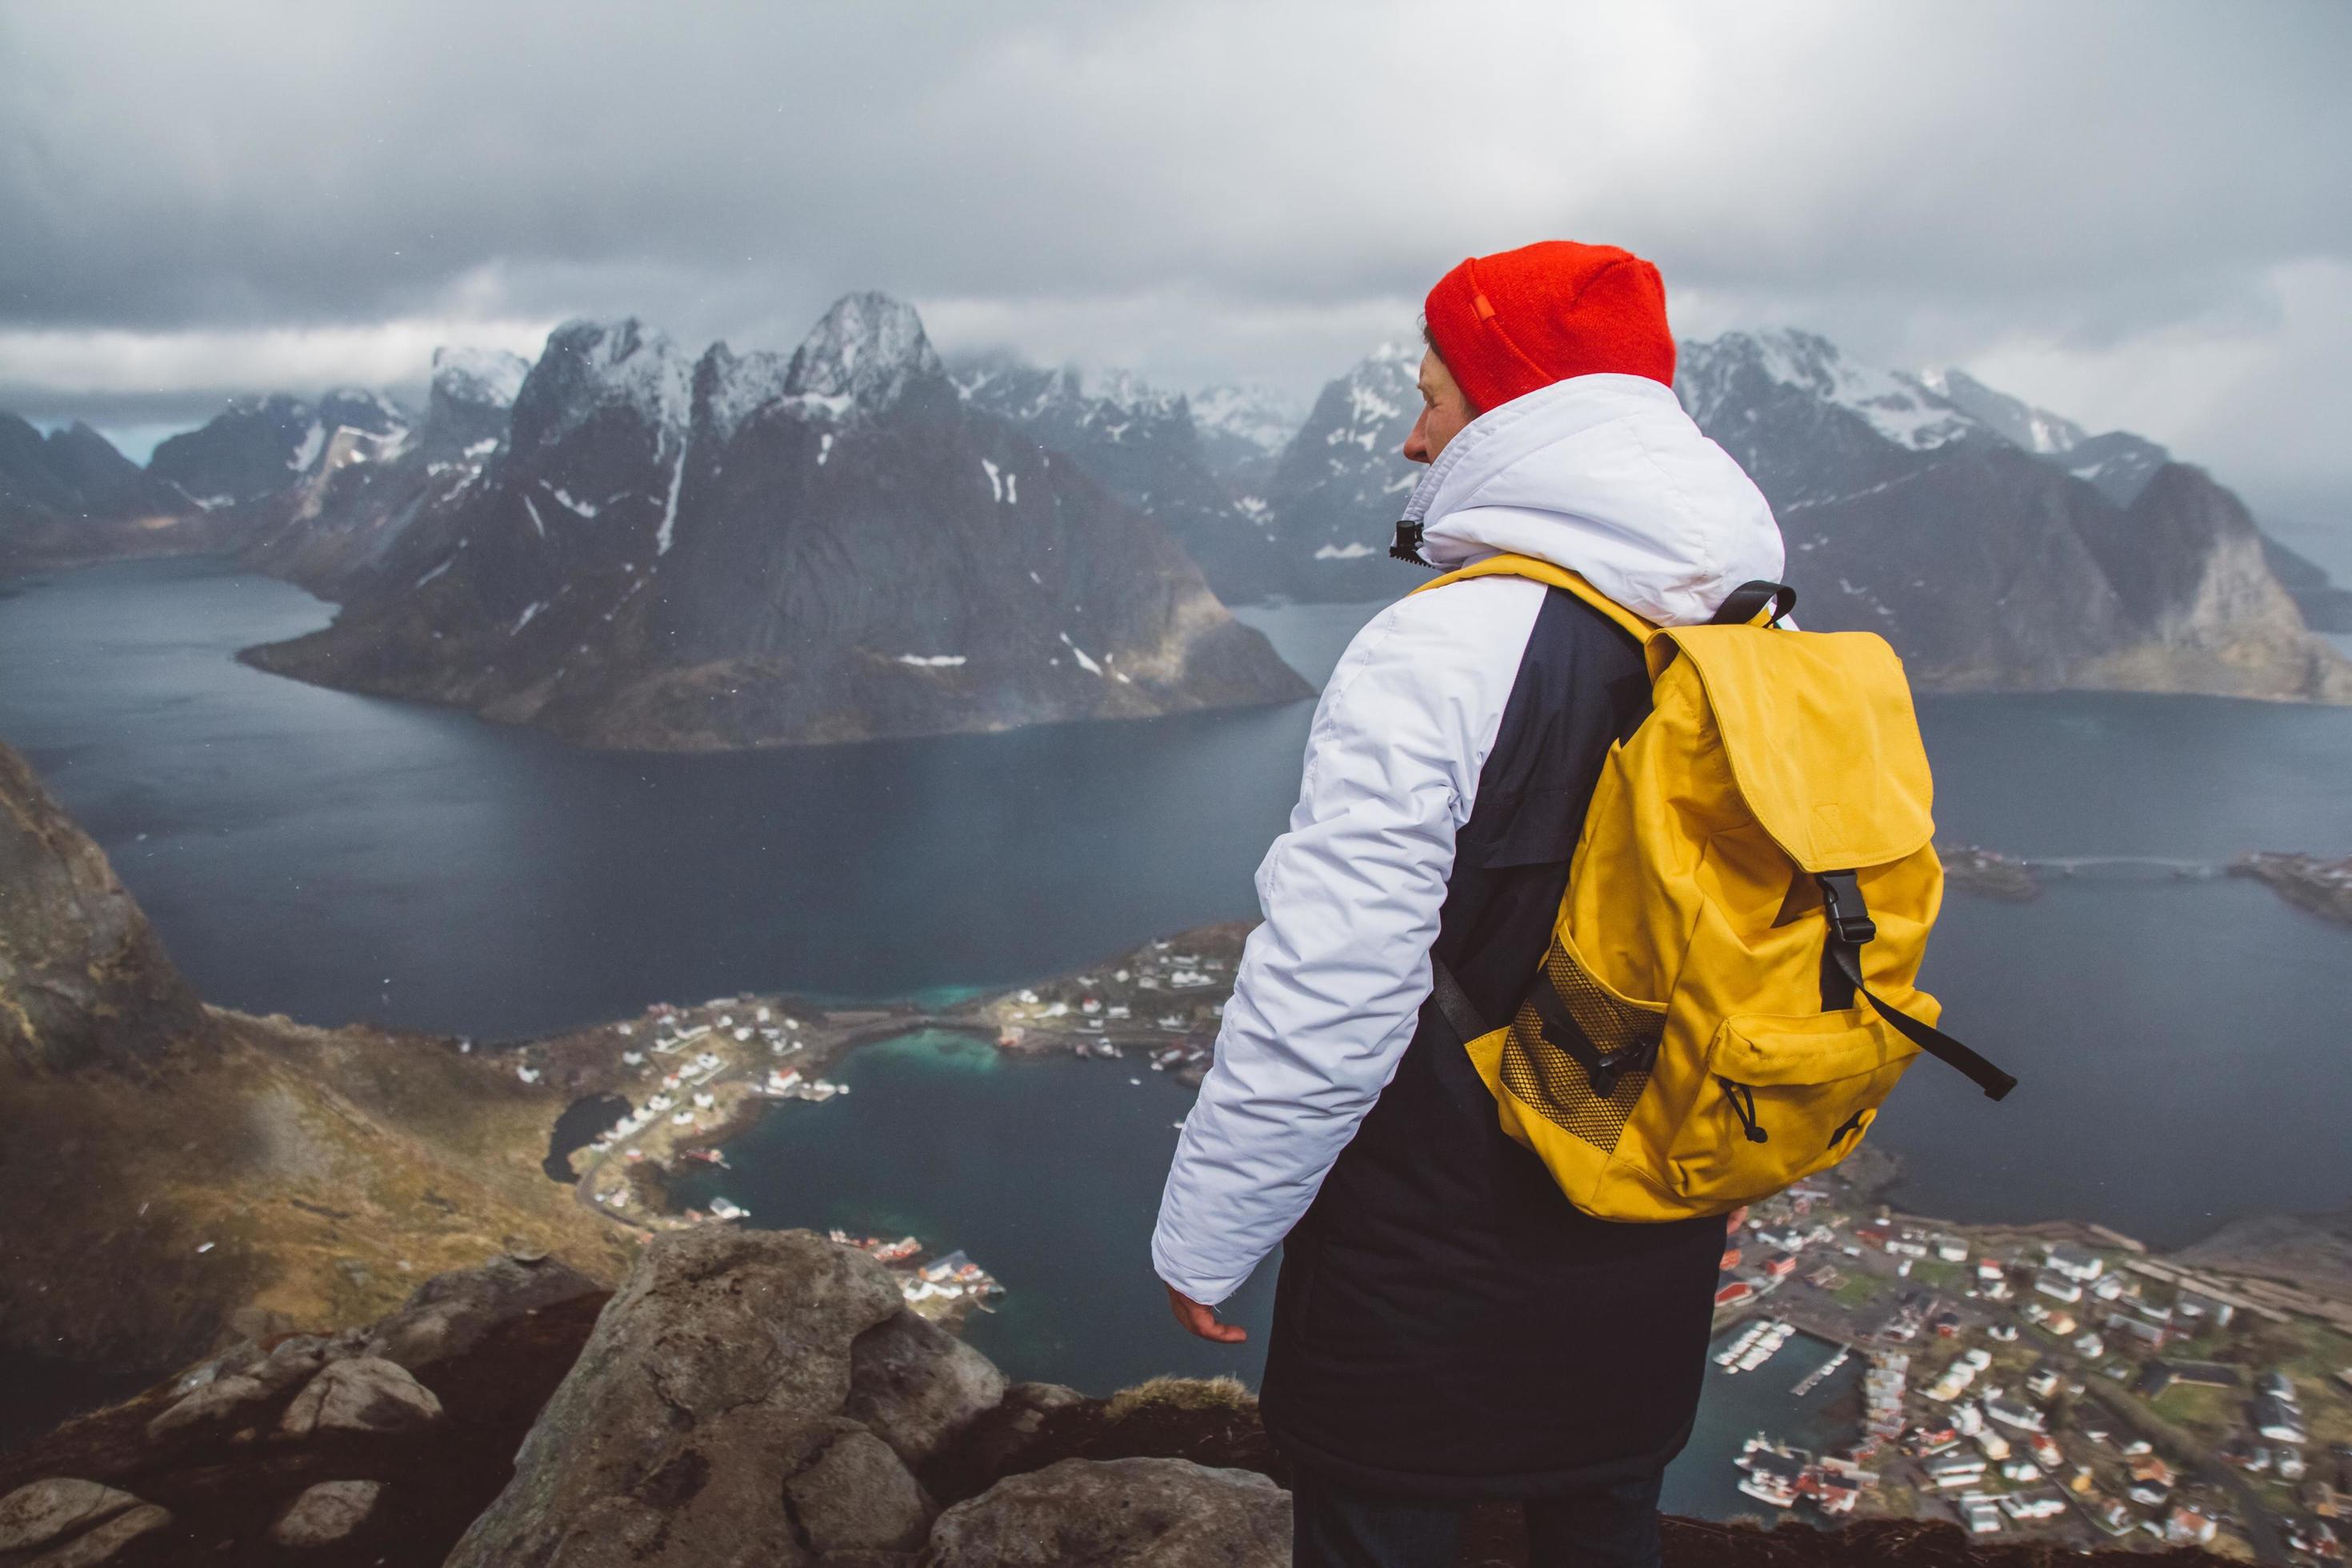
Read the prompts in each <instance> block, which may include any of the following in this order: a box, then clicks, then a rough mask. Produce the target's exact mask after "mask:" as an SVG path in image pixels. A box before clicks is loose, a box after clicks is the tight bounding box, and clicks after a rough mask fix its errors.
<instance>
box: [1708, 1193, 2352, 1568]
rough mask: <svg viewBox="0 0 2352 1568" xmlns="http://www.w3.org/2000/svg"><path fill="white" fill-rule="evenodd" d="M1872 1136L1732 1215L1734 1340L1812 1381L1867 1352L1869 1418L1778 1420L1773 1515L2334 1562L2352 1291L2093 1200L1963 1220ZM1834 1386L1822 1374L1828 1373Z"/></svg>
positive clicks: (1722, 1361) (1738, 1349)
mask: <svg viewBox="0 0 2352 1568" xmlns="http://www.w3.org/2000/svg"><path fill="white" fill-rule="evenodd" d="M1892 1174H1893V1172H1892V1166H1891V1162H1887V1161H1885V1160H1884V1159H1881V1158H1876V1157H1874V1158H1872V1159H1868V1160H1857V1162H1854V1163H1852V1165H1851V1168H1847V1167H1842V1168H1841V1169H1840V1170H1839V1171H1836V1172H1832V1173H1829V1174H1827V1175H1825V1176H1822V1177H1818V1178H1815V1179H1813V1180H1811V1181H1808V1182H1805V1183H1803V1184H1800V1185H1798V1186H1796V1187H1794V1188H1792V1189H1790V1191H1789V1192H1787V1193H1784V1194H1780V1195H1779V1196H1777V1197H1775V1198H1773V1199H1771V1200H1769V1201H1768V1202H1766V1203H1763V1204H1759V1205H1756V1207H1755V1208H1754V1209H1753V1210H1747V1211H1740V1212H1739V1213H1738V1214H1736V1215H1734V1216H1733V1224H1732V1226H1731V1229H1730V1232H1729V1235H1728V1237H1727V1242H1726V1248H1725V1252H1724V1258H1723V1272H1722V1274H1721V1276H1720V1277H1719V1279H1718V1282H1717V1327H1718V1330H1719V1333H1718V1337H1717V1352H1716V1362H1717V1366H1718V1367H1719V1368H1720V1369H1721V1370H1722V1371H1723V1372H1724V1373H1729V1374H1734V1375H1741V1376H1755V1377H1766V1378H1776V1379H1781V1380H1785V1381H1786V1382H1787V1384H1789V1387H1790V1399H1791V1401H1792V1410H1793V1406H1794V1405H1797V1404H1801V1402H1802V1401H1803V1400H1805V1399H1806V1398H1807V1397H1809V1396H1811V1395H1813V1394H1814V1393H1815V1391H1816V1390H1817V1389H1819V1388H1821V1387H1822V1384H1825V1383H1826V1382H1828V1381H1829V1380H1830V1379H1832V1377H1834V1376H1835V1375H1836V1374H1837V1373H1839V1372H1840V1371H1842V1370H1843V1368H1845V1367H1846V1366H1847V1365H1848V1364H1849V1363H1854V1362H1859V1363H1861V1366H1862V1368H1863V1370H1862V1373H1861V1376H1860V1379H1859V1387H1858V1388H1857V1389H1853V1390H1851V1391H1849V1392H1848V1393H1847V1394H1844V1395H1843V1397H1844V1398H1845V1399H1846V1400H1847V1401H1848V1403H1849V1404H1850V1405H1851V1408H1850V1409H1849V1410H1846V1411H1844V1412H1843V1413H1841V1412H1838V1411H1835V1410H1834V1409H1833V1410H1832V1411H1830V1412H1825V1414H1829V1415H1837V1414H1843V1415H1845V1416H1846V1418H1848V1419H1849V1420H1850V1421H1851V1432H1852V1437H1851V1440H1850V1441H1849V1442H1848V1443H1846V1444H1845V1445H1844V1446H1843V1447H1840V1448H1838V1449H1836V1450H1835V1451H1832V1452H1822V1453H1814V1452H1808V1451H1806V1450H1804V1449H1801V1448H1798V1447H1792V1446H1790V1445H1788V1444H1786V1443H1784V1442H1782V1441H1780V1440H1779V1439H1778V1438H1777V1437H1776V1436H1774V1435H1773V1434H1771V1433H1769V1432H1761V1433H1758V1434H1757V1435H1756V1436H1753V1437H1751V1438H1750V1439H1749V1440H1748V1443H1747V1445H1746V1451H1745V1452H1744V1453H1743V1454H1742V1455H1741V1456H1740V1457H1739V1458H1738V1465H1739V1467H1740V1468H1741V1469H1742V1471H1743V1472H1744V1474H1743V1475H1742V1477H1741V1478H1740V1480H1739V1482H1738V1486H1739V1489H1740V1491H1741V1492H1742V1493H1744V1494H1746V1495H1747V1496H1748V1497H1749V1498H1752V1499H1754V1500H1757V1501H1758V1502H1759V1504H1762V1505H1763V1507H1762V1508H1761V1509H1759V1512H1761V1513H1762V1514H1764V1516H1765V1517H1766V1518H1767V1520H1768V1521H1769V1520H1770V1519H1773V1518H1777V1517H1779V1515H1780V1513H1781V1512H1796V1513H1800V1514H1803V1515H1806V1516H1810V1517H1811V1518H1813V1519H1815V1520H1816V1521H1820V1520H1822V1519H1835V1518H1839V1517H1843V1516H1847V1515H1862V1516H1873V1515H1883V1516H1925V1517H1941V1518H1947V1519H1952V1520H1955V1521H1958V1523H1959V1524H1961V1525H1962V1526H1963V1527H1965V1528H1966V1529H1968V1530H1969V1531H1971V1532H1973V1533H1976V1534H1979V1535H1983V1536H1988V1537H2001V1538H2012V1537H2013V1538H2018V1539H2024V1540H2034V1541H2044V1542H2050V1543H2052V1544H2053V1545H2064V1546H2084V1547H2087V1546H2093V1545H2103V1544H2104V1545H2135V1546H2144V1547H2146V1548H2147V1549H2148V1550H2152V1551H2153V1550H2161V1549H2164V1548H2166V1547H2169V1546H2176V1545H2201V1546H2204V1547H2206V1548H2208V1549H2209V1550H2211V1551H2214V1552H2219V1553H2221V1554H2223V1555H2229V1556H2236V1557H2241V1558H2243V1559H2246V1560H2248V1561H2262V1562H2271V1563H2335V1562H2339V1561H2341V1560H2342V1554H2343V1538H2344V1536H2345V1534H2346V1533H2347V1531H2348V1530H2352V1496H2347V1488H2352V1300H2342V1299H2338V1298H2336V1297H2333V1296H2329V1295H2326V1294H2320V1293H2315V1292H2314V1291H2313V1290H2311V1289H2305V1288H2302V1287H2298V1286H2295V1285H2291V1284H2282V1283H2280V1282H2277V1281H2273V1280H2266V1279H2259V1278H2253V1277H2242V1276H2238V1275H2229V1276H2223V1275H2220V1274H2216V1273H2214V1272H2212V1271H2210V1270H2205V1269H2200V1268H2185V1267H2181V1266H2179V1265H2176V1264H2172V1263H2168V1262H2166V1261H2164V1260H2163V1259H2161V1258H2157V1257H2155V1256H2152V1255H2151V1254H2150V1253H2149V1251H2148V1249H2147V1248H2146V1247H2143V1246H2142V1245H2140V1244H2139V1243H2138V1242H2137V1241H2135V1240H2133V1239H2132V1238H2130V1237H2125V1236H2121V1235H2119V1234H2116V1233H2115V1232H2113V1231H2109V1230H2106V1229H2104V1228H2103V1227H2100V1226H2094V1225H2083V1224H2072V1223H2064V1222H2060V1223H2053V1224H2045V1225H2031V1226H1968V1225H1955V1224H1948V1223H1943V1222H1937V1221H1932V1220H1927V1219H1922V1218H1916V1217H1913V1216H1907V1215H1901V1214H1898V1213H1895V1212H1893V1211H1891V1210H1890V1209H1888V1208H1887V1207H1886V1206H1885V1205H1883V1204H1881V1203H1878V1202H1877V1201H1875V1194H1877V1193H1878V1192H1879V1191H1881V1190H1883V1188H1884V1186H1885V1184H1886V1182H1887V1181H1888V1180H1889V1179H1890V1178H1891V1176H1892ZM1825 1397H1826V1396H1825Z"/></svg>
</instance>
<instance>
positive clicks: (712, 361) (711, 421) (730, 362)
mask: <svg viewBox="0 0 2352 1568" xmlns="http://www.w3.org/2000/svg"><path fill="white" fill-rule="evenodd" d="M792 367H793V360H792V356H790V355H787V354H781V353H774V352H772V351H771V350H767V349H753V350H751V351H750V352H749V353H740V354H739V353H736V352H735V351H734V350H733V349H730V348H729V347H728V346H727V345H726V344H725V343H724V342H716V343H713V344H711V345H710V347H709V349H707V350H705V351H704V353H703V355H702V359H701V361H700V362H699V363H697V364H696V365H695V367H694V422H695V427H696V429H697V430H698V431H699V430H705V429H707V430H709V432H710V433H711V434H713V435H715V436H717V437H719V439H720V440H722V441H725V440H730V439H731V438H732V437H734V434H735V432H736V431H737V430H738V429H740V427H741V426H742V424H743V422H744V421H745V420H746V419H749V418H750V417H751V416H752V415H754V414H756V413H758V412H759V411H760V410H761V409H762V408H765V407H768V406H769V405H773V404H779V403H782V402H784V401H785V400H786V399H787V398H788V397H790V394H789V393H787V392H786V391H785V390H784V389H785V387H786V385H787V384H789V383H790V380H791V377H792Z"/></svg>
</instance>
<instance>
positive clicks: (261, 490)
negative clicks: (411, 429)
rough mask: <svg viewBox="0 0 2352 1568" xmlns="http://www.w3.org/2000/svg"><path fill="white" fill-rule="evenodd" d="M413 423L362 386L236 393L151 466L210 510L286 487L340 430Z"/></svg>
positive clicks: (372, 432)
mask: <svg viewBox="0 0 2352 1568" xmlns="http://www.w3.org/2000/svg"><path fill="white" fill-rule="evenodd" d="M408 423H409V416H408V415H407V414H406V413H405V412H404V411H403V410H402V409H401V408H400V407H399V406H398V405H395V404H394V403H393V402H392V400H391V399H389V398H387V397H385V396H384V395H383V394H381V393H377V392H369V391H364V390H362V389H358V388H342V389H339V390H337V391H334V392H330V393H328V394H327V395H325V396H323V397H321V398H320V399H319V400H318V401H317V402H316V403H315V404H313V403H310V402H307V401H305V400H303V399H301V398H298V397H289V396H286V395H282V394H280V395H274V396H270V397H264V398H237V399H234V400H232V401H231V402H230V403H229V405H228V406H227V407H226V408H225V409H223V410H222V411H221V412H220V413H219V414H218V415H216V416H214V417H213V419H212V421H211V422H210V423H209V424H206V425H205V426H203V427H201V428H199V429H195V430H191V431H188V432H186V433H185V434H184V435H179V436H174V437H171V438H170V439H169V440H167V441H165V442H163V444H162V445H160V446H158V447H156V448H155V455H154V457H153V458H152V459H150V461H149V462H148V465H147V471H148V472H149V473H151V474H152V475H154V476H155V477H156V478H157V479H163V480H164V481H165V482H167V483H169V484H171V485H173V486H175V487H176V488H177V489H179V491H180V493H181V494H182V495H184V496H185V497H186V498H187V500H189V501H190V502H192V503H193V504H194V505H196V506H200V507H203V508H205V510H213V509H215V508H218V507H223V506H227V505H231V504H233V503H236V502H238V501H249V500H259V499H260V498H261V497H263V496H266V495H268V494H270V493H272V492H273V491H276V490H281V489H285V488H286V486H287V485H288V484H289V483H290V482H291V481H292V480H293V479H295V478H296V477H298V476H299V475H302V474H305V473H308V472H309V471H310V468H311V467H312V466H313V465H314V464H316V463H317V462H318V460H319V458H320V454H321V453H323V452H324V451H325V450H326V447H327V438H328V437H331V436H332V435H333V434H334V433H335V432H336V431H337V430H340V429H350V430H356V431H358V432H360V433H361V434H362V435H366V436H375V437H384V436H390V435H392V434H394V432H396V431H399V430H403V429H405V428H406V427H407V426H408Z"/></svg>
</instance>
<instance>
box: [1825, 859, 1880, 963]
mask: <svg viewBox="0 0 2352 1568" xmlns="http://www.w3.org/2000/svg"><path fill="white" fill-rule="evenodd" d="M1814 880H1815V881H1817V882H1819V883H1820V884H1821V885H1822V913H1823V914H1824V915H1826V916H1828V917H1829V922H1830V931H1831V932H1832V934H1833V935H1834V936H1836V938H1837V939H1838V941H1840V942H1843V943H1845V944H1846V945H1847V946H1848V947H1860V946H1862V945H1863V943H1864V942H1869V941H1870V940H1871V939H1872V938H1874V937H1875V936H1876V935H1877V934H1878V926H1877V923H1876V922H1875V921H1873V920H1872V919H1871V918H1870V907H1869V906H1868V905H1867V904H1864V902H1863V901H1862V884H1861V883H1859V882H1858V881H1856V880H1855V879H1854V873H1853V872H1852V871H1822V872H1819V873H1817V874H1816V875H1815V876H1814Z"/></svg>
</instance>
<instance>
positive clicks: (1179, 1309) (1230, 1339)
mask: <svg viewBox="0 0 2352 1568" xmlns="http://www.w3.org/2000/svg"><path fill="white" fill-rule="evenodd" d="M1168 1306H1169V1308H1170V1310H1172V1311H1173V1312H1174V1313H1175V1314H1176V1321H1177V1323H1178V1324H1179V1325H1181V1327H1182V1329H1183V1330H1184V1331H1185V1332H1186V1333H1188V1334H1198V1335H1200V1336H1201V1337H1202V1339H1204V1340H1211V1341H1213V1342H1216V1343H1218V1344H1221V1345H1237V1344H1239V1343H1241V1342H1243V1341H1244V1340H1245V1339H1247V1338H1249V1331H1248V1330H1247V1329H1244V1328H1243V1327H1242V1326H1241V1325H1240V1324H1238V1323H1227V1322H1221V1321H1218V1318H1217V1310H1216V1309H1215V1308H1214V1307H1203V1306H1202V1305H1201V1303H1200V1302H1198V1301H1195V1300H1192V1297H1190V1296H1187V1295H1186V1294H1184V1292H1183V1291H1181V1290H1179V1289H1176V1287H1175V1286H1173V1285H1171V1286H1169V1287H1168Z"/></svg>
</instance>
